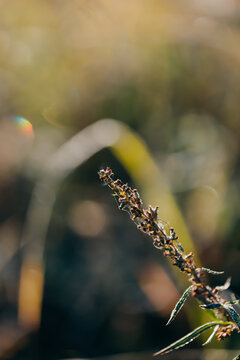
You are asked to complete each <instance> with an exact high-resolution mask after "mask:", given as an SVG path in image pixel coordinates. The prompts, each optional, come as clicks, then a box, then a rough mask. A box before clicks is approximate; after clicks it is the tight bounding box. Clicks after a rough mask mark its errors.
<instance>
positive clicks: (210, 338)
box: [202, 325, 220, 346]
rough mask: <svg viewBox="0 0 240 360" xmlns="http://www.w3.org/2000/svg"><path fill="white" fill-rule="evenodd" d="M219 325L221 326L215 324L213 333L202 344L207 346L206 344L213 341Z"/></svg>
mask: <svg viewBox="0 0 240 360" xmlns="http://www.w3.org/2000/svg"><path fill="white" fill-rule="evenodd" d="M219 327H220V326H219V325H217V326H215V328H214V329H213V332H212V333H211V335H210V336H209V338H208V339H207V341H205V343H203V344H202V346H205V345H207V344H209V343H210V342H211V341H212V339H213V338H214V335H216V333H217V331H218V329H219Z"/></svg>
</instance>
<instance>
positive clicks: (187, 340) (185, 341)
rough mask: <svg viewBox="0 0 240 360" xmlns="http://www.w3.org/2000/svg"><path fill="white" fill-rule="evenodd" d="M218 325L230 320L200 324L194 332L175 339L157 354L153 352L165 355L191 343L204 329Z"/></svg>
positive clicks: (226, 323) (225, 323) (227, 323)
mask: <svg viewBox="0 0 240 360" xmlns="http://www.w3.org/2000/svg"><path fill="white" fill-rule="evenodd" d="M216 325H220V326H221V325H222V326H224V325H229V322H223V321H213V322H210V323H206V324H204V325H202V326H199V327H198V328H196V329H195V330H193V331H192V332H190V333H189V334H187V335H185V336H184V337H182V338H181V339H179V340H177V341H175V342H174V343H172V344H171V345H169V346H167V347H165V348H164V349H162V350H159V351H157V352H156V353H155V354H153V355H154V356H156V355H163V354H166V353H168V352H170V351H173V350H176V349H179V348H180V347H183V346H185V345H187V344H188V343H190V342H191V341H193V340H194V339H195V338H197V337H198V336H199V335H201V334H202V333H203V332H204V331H206V330H208V329H210V328H212V327H215V326H216Z"/></svg>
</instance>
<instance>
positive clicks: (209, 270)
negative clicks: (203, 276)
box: [200, 267, 224, 275]
mask: <svg viewBox="0 0 240 360" xmlns="http://www.w3.org/2000/svg"><path fill="white" fill-rule="evenodd" d="M200 270H202V271H206V272H207V273H209V274H212V275H221V274H224V271H215V270H211V269H207V268H204V267H202V268H200Z"/></svg>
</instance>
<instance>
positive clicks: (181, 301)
mask: <svg viewBox="0 0 240 360" xmlns="http://www.w3.org/2000/svg"><path fill="white" fill-rule="evenodd" d="M192 288H193V285H191V286H189V287H188V288H187V290H185V291H184V293H183V295H182V296H181V298H180V299H179V300H178V302H177V304H176V306H175V308H174V309H173V311H172V312H171V315H170V318H169V320H168V322H167V324H166V325H169V324H170V323H171V322H172V321H173V319H174V318H175V317H176V316H177V314H178V313H179V311H180V310H181V308H182V307H183V304H184V303H185V301H186V300H187V297H188V295H189V293H190V291H191V290H192Z"/></svg>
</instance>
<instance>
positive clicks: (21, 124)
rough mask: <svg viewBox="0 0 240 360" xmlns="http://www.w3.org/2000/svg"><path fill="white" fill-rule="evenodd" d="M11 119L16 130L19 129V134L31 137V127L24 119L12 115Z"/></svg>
mask: <svg viewBox="0 0 240 360" xmlns="http://www.w3.org/2000/svg"><path fill="white" fill-rule="evenodd" d="M13 119H14V121H15V123H16V124H17V126H18V128H19V129H20V132H21V133H22V134H24V135H27V136H33V135H34V133H33V126H32V124H31V123H30V121H28V120H26V119H25V118H23V117H21V116H17V115H14V116H13Z"/></svg>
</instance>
